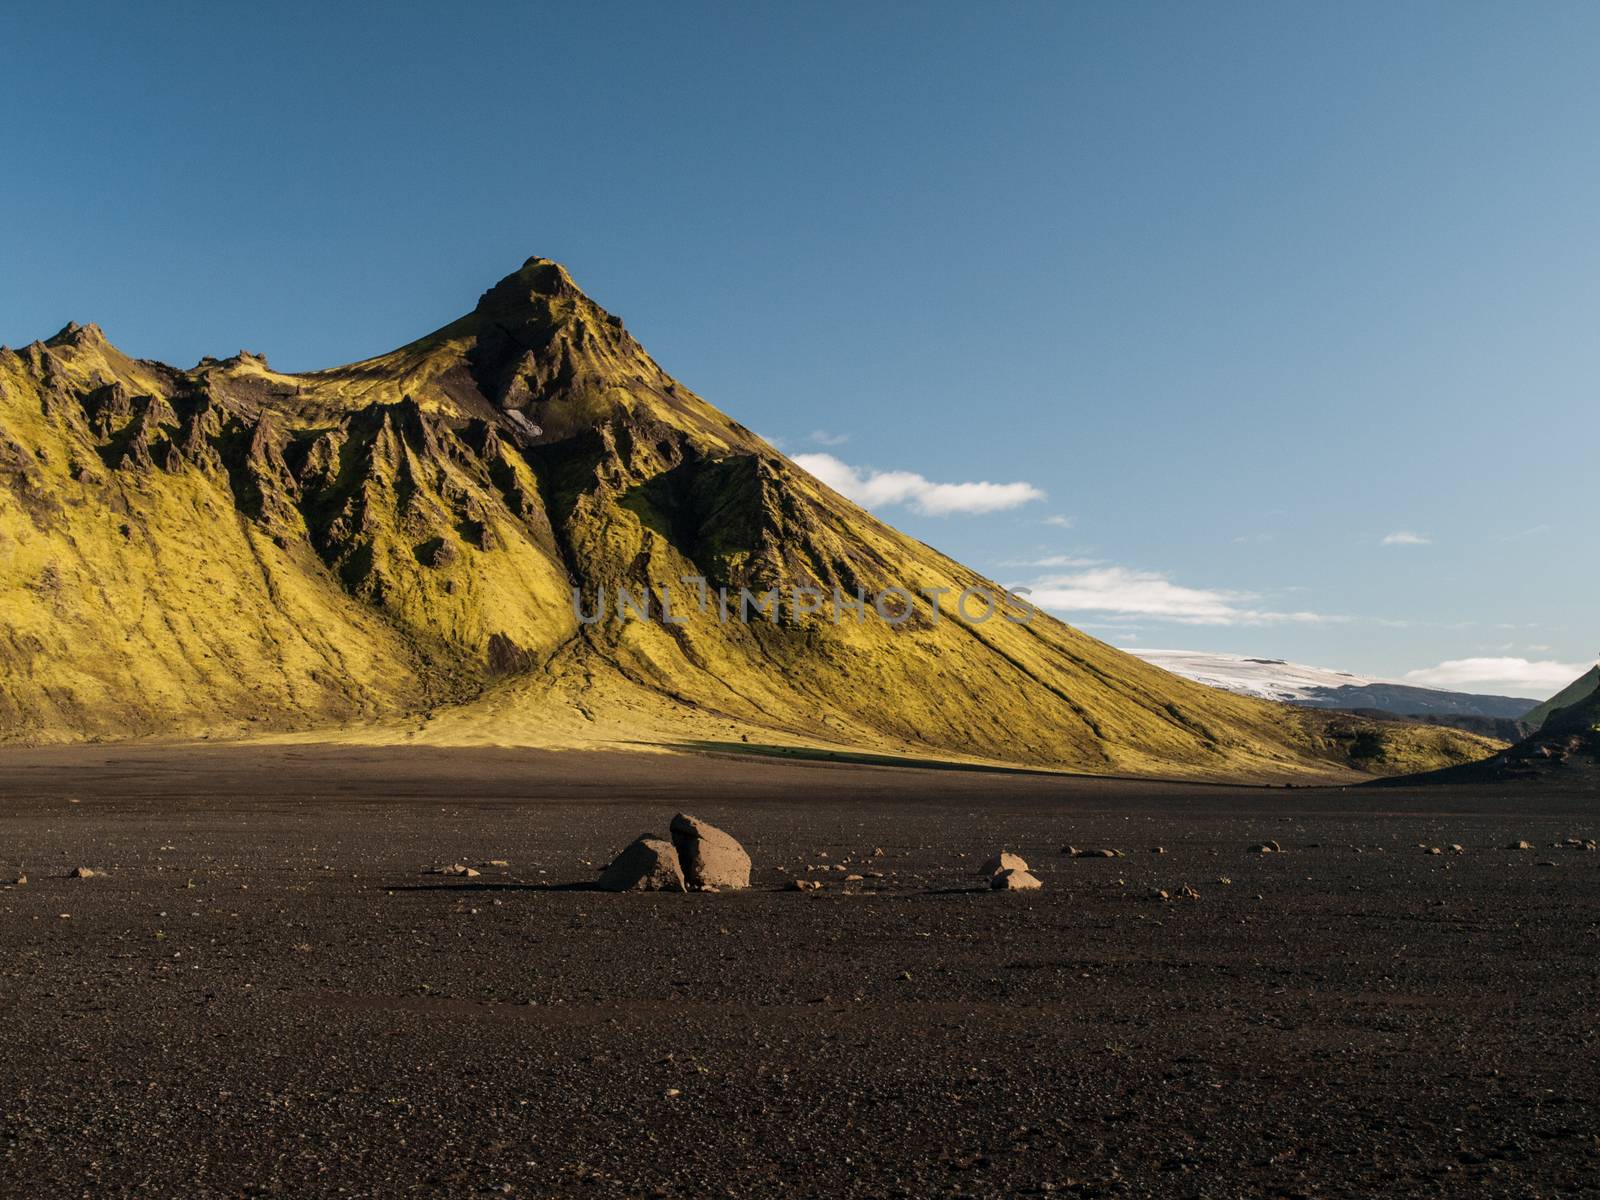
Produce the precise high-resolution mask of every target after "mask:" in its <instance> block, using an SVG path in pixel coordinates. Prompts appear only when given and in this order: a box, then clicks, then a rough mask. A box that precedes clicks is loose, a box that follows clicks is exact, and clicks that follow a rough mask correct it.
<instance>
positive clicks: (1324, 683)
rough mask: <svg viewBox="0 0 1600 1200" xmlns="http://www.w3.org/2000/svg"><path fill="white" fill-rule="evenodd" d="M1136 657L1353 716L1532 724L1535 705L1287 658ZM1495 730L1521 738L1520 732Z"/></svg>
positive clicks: (1173, 653) (1144, 653) (1167, 653)
mask: <svg viewBox="0 0 1600 1200" xmlns="http://www.w3.org/2000/svg"><path fill="white" fill-rule="evenodd" d="M1131 653H1133V654H1137V655H1138V656H1139V657H1140V658H1142V659H1144V660H1145V661H1146V662H1150V663H1154V664H1155V665H1156V666H1158V667H1161V668H1163V669H1165V670H1168V671H1171V672H1172V673H1173V674H1175V675H1182V676H1183V677H1184V678H1185V679H1192V680H1194V681H1195V682H1196V683H1203V684H1206V685H1207V686H1209V687H1215V688H1222V689H1223V690H1224V691H1228V692H1237V693H1238V694H1239V695H1241V696H1259V697H1261V698H1262V699H1264V700H1281V701H1284V702H1286V703H1288V704H1299V705H1303V706H1305V707H1307V708H1339V709H1344V710H1346V711H1350V712H1361V711H1365V710H1376V711H1379V712H1384V713H1389V714H1392V715H1394V716H1400V717H1418V718H1422V717H1427V718H1434V719H1437V720H1441V721H1442V720H1443V719H1445V718H1451V717H1471V718H1489V719H1491V720H1494V721H1519V720H1526V719H1527V718H1526V717H1525V715H1524V714H1525V713H1527V711H1528V706H1529V704H1530V703H1531V701H1529V700H1527V699H1523V698H1519V697H1516V696H1489V695H1480V694H1478V693H1476V692H1447V691H1442V690H1440V689H1438V688H1427V687H1418V686H1417V685H1416V684H1412V683H1399V682H1396V681H1394V680H1390V679H1376V678H1373V677H1371V676H1366V675H1356V674H1353V673H1351V672H1349V671H1334V670H1329V669H1327V668H1325V667H1308V666H1305V665H1303V664H1301V663H1292V662H1286V661H1284V660H1283V659H1281V658H1247V657H1245V656H1243V655H1238V654H1212V653H1207V652H1204V651H1198V650H1133V651H1131ZM1449 723H1450V724H1454V722H1449ZM1466 727H1468V728H1473V729H1475V730H1477V731H1478V732H1486V728H1485V727H1484V726H1482V725H1481V724H1478V723H1476V722H1474V723H1473V724H1471V725H1468V726H1466ZM1490 728H1499V729H1501V730H1502V732H1511V733H1512V735H1513V737H1515V736H1517V727H1516V726H1511V727H1509V728H1508V727H1490Z"/></svg>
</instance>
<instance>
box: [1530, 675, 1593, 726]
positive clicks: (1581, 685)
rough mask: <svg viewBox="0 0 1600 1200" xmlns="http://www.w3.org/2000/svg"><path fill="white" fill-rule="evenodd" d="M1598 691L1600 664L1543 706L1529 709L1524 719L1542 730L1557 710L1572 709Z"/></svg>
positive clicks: (1538, 705)
mask: <svg viewBox="0 0 1600 1200" xmlns="http://www.w3.org/2000/svg"><path fill="white" fill-rule="evenodd" d="M1596 690H1600V664H1597V665H1596V666H1593V667H1590V668H1589V669H1588V670H1587V671H1585V672H1584V673H1583V674H1582V675H1580V676H1578V677H1577V678H1576V679H1574V680H1573V681H1572V682H1571V683H1569V684H1567V686H1566V687H1564V688H1562V689H1561V690H1560V691H1559V692H1557V693H1556V694H1555V695H1554V696H1551V697H1550V699H1548V700H1546V701H1545V702H1544V703H1543V704H1537V705H1535V706H1534V707H1533V708H1531V709H1529V710H1528V711H1527V712H1526V713H1524V714H1523V716H1522V719H1523V720H1524V721H1525V722H1527V724H1528V725H1529V726H1530V727H1532V728H1534V729H1541V728H1543V727H1544V723H1545V722H1546V721H1548V720H1549V719H1550V714H1552V713H1553V712H1555V711H1556V709H1558V708H1567V707H1570V706H1571V705H1574V704H1576V703H1577V702H1578V701H1579V700H1582V699H1584V698H1585V697H1586V696H1592V695H1594V693H1595V691H1596Z"/></svg>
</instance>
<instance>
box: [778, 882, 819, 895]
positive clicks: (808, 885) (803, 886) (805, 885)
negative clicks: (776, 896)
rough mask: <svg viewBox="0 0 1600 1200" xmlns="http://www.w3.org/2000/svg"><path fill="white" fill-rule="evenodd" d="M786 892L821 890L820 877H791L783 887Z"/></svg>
mask: <svg viewBox="0 0 1600 1200" xmlns="http://www.w3.org/2000/svg"><path fill="white" fill-rule="evenodd" d="M784 890H785V891H788V892H816V891H821V890H822V881H821V880H820V879H791V880H789V882H788V884H786V885H785V887H784Z"/></svg>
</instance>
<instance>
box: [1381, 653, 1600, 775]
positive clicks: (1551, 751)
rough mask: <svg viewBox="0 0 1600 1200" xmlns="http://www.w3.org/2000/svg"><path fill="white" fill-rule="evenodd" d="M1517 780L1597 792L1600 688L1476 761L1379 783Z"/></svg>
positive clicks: (1551, 714)
mask: <svg viewBox="0 0 1600 1200" xmlns="http://www.w3.org/2000/svg"><path fill="white" fill-rule="evenodd" d="M1591 674H1592V672H1591ZM1585 678H1587V676H1585ZM1579 682H1581V680H1580V681H1579ZM1519 781H1526V782H1531V783H1552V784H1560V785H1567V786H1571V785H1574V784H1576V785H1578V786H1580V787H1583V788H1586V789H1587V788H1590V787H1593V788H1595V789H1596V790H1600V690H1594V689H1590V690H1589V691H1588V692H1587V693H1585V694H1583V695H1582V696H1580V697H1579V698H1578V699H1577V700H1575V701H1574V702H1573V703H1571V704H1568V705H1565V706H1564V707H1559V708H1555V709H1552V710H1551V711H1550V713H1549V714H1548V715H1547V716H1546V717H1545V720H1544V723H1543V725H1542V726H1540V728H1539V729H1538V731H1537V732H1535V733H1531V734H1529V735H1528V736H1527V737H1525V738H1523V739H1522V741H1520V742H1518V743H1517V744H1516V745H1514V746H1512V747H1510V748H1509V749H1506V750H1502V751H1500V752H1499V753H1497V754H1494V755H1491V756H1489V757H1488V758H1485V759H1483V760H1482V761H1480V762H1475V763H1465V764H1462V765H1459V766H1454V767H1446V768H1443V769H1441V770H1435V771H1428V772H1425V773H1422V774H1418V775H1411V776H1404V777H1398V778H1390V779H1385V780H1382V781H1381V782H1383V783H1387V784H1406V785H1409V784H1436V783H1437V784H1472V783H1492V784H1507V783H1516V782H1519Z"/></svg>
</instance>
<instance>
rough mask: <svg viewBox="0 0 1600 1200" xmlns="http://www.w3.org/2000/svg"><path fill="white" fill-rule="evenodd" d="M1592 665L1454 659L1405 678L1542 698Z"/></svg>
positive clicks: (1428, 684) (1460, 688) (1466, 689)
mask: <svg viewBox="0 0 1600 1200" xmlns="http://www.w3.org/2000/svg"><path fill="white" fill-rule="evenodd" d="M1591 665H1593V664H1591V663H1564V662H1552V661H1551V660H1549V659H1537V660H1531V661H1530V660H1529V659H1526V658H1509V657H1508V658H1452V659H1450V660H1448V661H1446V662H1442V663H1440V664H1439V665H1438V666H1436V667H1423V668H1422V669H1421V670H1417V671H1407V672H1406V679H1407V680H1409V681H1410V682H1411V683H1420V684H1422V685H1424V686H1425V687H1436V688H1446V689H1449V690H1451V691H1458V692H1502V693H1508V694H1510V695H1513V696H1532V697H1534V698H1535V699H1543V698H1545V697H1546V696H1553V695H1555V694H1556V693H1557V692H1559V691H1560V690H1561V689H1562V688H1564V687H1566V686H1567V684H1569V683H1571V682H1572V681H1573V680H1574V679H1576V678H1577V677H1578V676H1579V675H1582V674H1583V673H1584V672H1585V671H1587V670H1588V669H1589V668H1590V666H1591Z"/></svg>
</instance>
